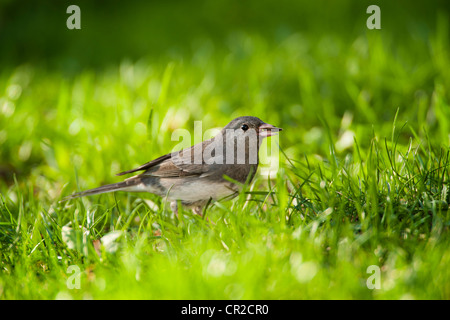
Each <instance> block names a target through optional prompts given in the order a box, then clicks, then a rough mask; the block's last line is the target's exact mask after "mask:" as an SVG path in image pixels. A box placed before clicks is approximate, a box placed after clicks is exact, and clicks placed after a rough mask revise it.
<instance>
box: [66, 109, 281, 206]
mask: <svg viewBox="0 0 450 320" xmlns="http://www.w3.org/2000/svg"><path fill="white" fill-rule="evenodd" d="M281 130H282V129H280V128H277V127H274V126H273V125H271V124H267V123H265V122H263V121H261V120H260V119H258V118H256V117H249V116H246V117H239V118H236V119H234V120H232V121H231V122H230V123H229V124H227V125H226V127H224V128H223V129H222V130H221V131H220V132H219V133H218V134H217V135H216V136H215V137H214V138H211V139H209V140H205V141H203V142H201V143H198V144H196V145H193V146H191V147H190V148H186V149H183V150H181V151H177V152H172V153H169V154H166V155H164V156H161V157H159V158H157V159H155V160H152V161H150V162H147V163H145V164H143V165H142V166H140V167H138V168H135V169H132V170H128V171H124V172H121V173H119V174H117V175H118V176H121V175H124V174H128V173H132V172H136V171H144V172H142V173H140V174H138V175H135V176H133V177H130V178H128V179H126V180H125V181H123V182H118V183H113V184H108V185H105V186H101V187H99V188H95V189H91V190H86V191H82V192H78V193H75V194H73V195H70V196H68V197H66V198H64V199H63V200H69V199H74V198H78V197H83V196H90V195H94V194H99V193H106V192H113V191H132V192H150V193H154V194H157V195H159V196H161V197H166V199H167V200H168V201H170V207H171V208H172V210H173V211H174V212H175V214H178V208H177V201H180V202H181V204H182V205H183V206H186V207H189V208H192V209H193V210H194V212H196V213H198V214H201V210H202V208H203V207H204V206H205V205H206V204H207V203H208V201H210V199H212V200H220V199H223V198H231V197H233V196H235V195H237V193H238V191H239V189H240V186H239V185H238V184H236V183H234V182H232V181H237V182H238V183H241V184H243V183H245V182H250V181H251V180H252V179H253V177H254V175H255V173H256V169H257V168H258V162H259V157H258V151H259V147H260V145H261V142H262V139H263V138H265V137H269V136H271V135H274V134H276V133H277V132H278V131H281ZM225 177H228V179H226V178H225Z"/></svg>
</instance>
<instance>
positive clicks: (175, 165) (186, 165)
mask: <svg viewBox="0 0 450 320" xmlns="http://www.w3.org/2000/svg"><path fill="white" fill-rule="evenodd" d="M209 143H211V141H210V140H207V141H204V142H203V143H199V144H196V145H194V146H192V147H189V148H186V149H183V150H181V151H177V152H172V153H168V154H166V155H164V156H161V157H159V158H157V159H155V160H152V161H150V162H147V163H145V164H143V165H142V166H140V167H138V168H135V169H132V170H128V171H124V172H121V173H119V174H117V175H124V174H127V173H132V172H136V171H142V170H145V172H143V173H141V175H142V176H154V177H161V178H174V177H184V176H207V175H209V173H211V172H213V171H212V170H211V169H212V168H211V165H210V164H206V163H205V161H204V159H203V150H204V149H205V147H206V146H207V145H208V144H209Z"/></svg>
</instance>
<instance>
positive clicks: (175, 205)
mask: <svg viewBox="0 0 450 320" xmlns="http://www.w3.org/2000/svg"><path fill="white" fill-rule="evenodd" d="M170 209H171V210H172V212H173V213H175V216H176V217H177V219H178V203H177V201H176V200H175V201H172V202H171V203H170Z"/></svg>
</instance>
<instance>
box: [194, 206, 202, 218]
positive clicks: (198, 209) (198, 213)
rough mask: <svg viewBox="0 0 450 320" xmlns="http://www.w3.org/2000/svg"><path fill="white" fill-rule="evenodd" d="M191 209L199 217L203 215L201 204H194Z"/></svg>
mask: <svg viewBox="0 0 450 320" xmlns="http://www.w3.org/2000/svg"><path fill="white" fill-rule="evenodd" d="M192 211H193V212H194V213H195V214H197V215H199V216H200V217H203V206H195V207H193V208H192Z"/></svg>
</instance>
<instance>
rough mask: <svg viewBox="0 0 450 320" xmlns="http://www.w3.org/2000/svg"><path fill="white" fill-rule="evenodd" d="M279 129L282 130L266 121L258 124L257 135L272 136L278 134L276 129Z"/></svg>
mask: <svg viewBox="0 0 450 320" xmlns="http://www.w3.org/2000/svg"><path fill="white" fill-rule="evenodd" d="M281 130H283V129H281V128H277V127H275V126H273V125H271V124H268V123H263V124H262V125H260V126H259V127H258V135H259V136H260V137H263V138H265V137H270V136H274V135H276V134H278V131H281Z"/></svg>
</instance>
